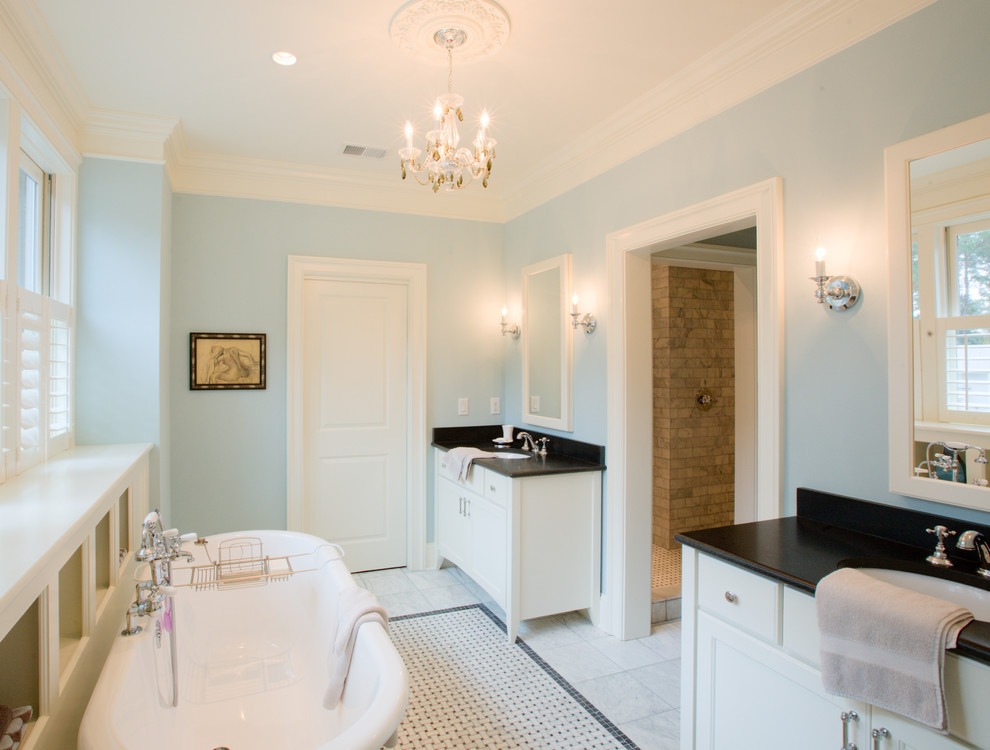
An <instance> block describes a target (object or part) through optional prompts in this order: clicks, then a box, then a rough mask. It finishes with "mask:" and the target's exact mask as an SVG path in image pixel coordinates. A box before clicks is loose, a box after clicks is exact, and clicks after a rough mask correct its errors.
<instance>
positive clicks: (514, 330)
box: [501, 320, 519, 339]
mask: <svg viewBox="0 0 990 750" xmlns="http://www.w3.org/2000/svg"><path fill="white" fill-rule="evenodd" d="M501 326H502V335H503V336H512V338H514V339H517V338H519V326H517V325H511V326H510V325H509V324H508V323H506V322H505V321H504V320H503V321H502V323H501Z"/></svg>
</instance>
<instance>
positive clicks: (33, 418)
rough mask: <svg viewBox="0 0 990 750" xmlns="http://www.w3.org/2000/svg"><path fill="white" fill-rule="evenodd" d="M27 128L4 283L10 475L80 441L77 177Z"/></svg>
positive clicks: (0, 286) (5, 467)
mask: <svg viewBox="0 0 990 750" xmlns="http://www.w3.org/2000/svg"><path fill="white" fill-rule="evenodd" d="M24 129H25V131H26V132H24V133H22V135H23V136H24V137H25V138H26V139H27V141H28V142H29V143H30V144H31V148H30V151H31V153H28V152H27V151H26V150H20V151H19V153H18V155H17V158H19V169H18V173H17V186H16V188H17V212H16V220H17V247H16V252H15V251H14V248H9V249H8V251H7V253H6V254H5V257H6V261H5V274H4V276H5V279H6V280H5V281H0V298H2V300H3V310H4V316H3V321H2V323H3V328H4V330H5V331H6V332H7V334H6V340H7V344H6V346H7V347H9V349H8V350H7V351H9V352H10V356H9V357H7V358H5V359H4V361H3V366H4V369H5V370H7V372H5V373H4V377H3V378H2V379H0V381H2V394H0V395H2V401H3V412H2V413H3V415H4V419H3V433H2V434H3V448H4V450H3V456H4V459H3V462H2V464H0V474H2V475H3V476H8V475H10V474H11V473H20V472H22V471H24V470H26V469H29V468H31V467H32V466H34V465H36V464H38V463H40V462H42V461H45V460H46V459H47V458H48V457H50V456H52V455H54V454H56V453H59V452H61V451H63V450H67V449H68V448H69V447H71V442H72V363H71V360H70V357H71V352H72V325H73V311H72V307H71V305H70V303H71V299H70V298H69V295H70V294H71V291H70V290H71V288H72V285H71V278H70V277H69V274H70V273H71V266H70V264H69V262H68V259H69V258H71V216H72V212H71V202H70V201H69V199H68V196H69V194H70V193H71V189H70V188H71V186H72V185H74V182H73V180H74V177H73V175H72V174H71V173H69V174H64V175H63V173H62V172H57V173H54V174H53V172H52V171H49V170H46V169H45V165H46V164H49V163H56V164H57V163H59V161H58V159H57V158H55V157H53V156H52V153H51V150H50V149H46V148H45V146H44V144H43V143H42V142H41V140H40V139H39V137H38V134H37V132H36V131H35V130H34V129H31V128H30V124H28V123H25V128H24ZM25 148H28V147H27V146H26V147H25ZM15 153H17V152H15ZM46 157H47V158H46ZM63 179H64V183H63ZM11 188H13V186H11ZM60 193H62V195H60ZM60 216H61V217H62V222H63V225H62V226H59V225H58V217H60ZM59 259H63V260H59ZM63 266H64V267H63ZM15 279H16V284H15V283H14V280H15ZM8 368H9V370H8Z"/></svg>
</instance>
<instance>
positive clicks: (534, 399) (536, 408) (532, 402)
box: [529, 396, 540, 414]
mask: <svg viewBox="0 0 990 750" xmlns="http://www.w3.org/2000/svg"><path fill="white" fill-rule="evenodd" d="M529 411H530V413H531V414H539V413H540V397H539V396H530V397H529Z"/></svg>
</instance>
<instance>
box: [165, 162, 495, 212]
mask: <svg viewBox="0 0 990 750" xmlns="http://www.w3.org/2000/svg"><path fill="white" fill-rule="evenodd" d="M169 176H170V179H171V182H172V190H173V191H174V192H177V193H196V194H199V195H224V196H233V197H238V198H256V199H259V200H277V201H289V202H293V203H311V204H315V205H327V206H340V207H344V208H358V209H367V210H371V211H391V212H395V213H405V214H417V215H421V216H435V217H439V218H448V219H469V220H473V221H486V222H496V223H502V222H504V221H505V215H504V213H503V211H502V202H501V201H500V200H499V199H498V197H497V196H495V195H491V194H489V195H485V194H483V193H481V192H479V191H462V192H453V193H445V194H444V195H434V193H433V191H432V190H428V189H426V188H423V187H422V186H420V185H418V184H416V183H415V182H412V183H411V184H410V183H409V182H401V181H399V180H397V179H396V178H394V177H391V176H389V177H384V176H380V175H367V174H364V173H361V172H350V171H343V170H328V169H320V168H316V167H310V166H308V165H300V164H290V163H284V162H273V161H265V160H261V159H242V158H233V157H223V156H212V155H207V154H183V155H180V157H179V160H178V162H177V163H174V164H172V165H171V167H170V169H169Z"/></svg>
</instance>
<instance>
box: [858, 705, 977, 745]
mask: <svg viewBox="0 0 990 750" xmlns="http://www.w3.org/2000/svg"><path fill="white" fill-rule="evenodd" d="M950 729H951V725H950ZM873 731H874V732H876V739H871V742H873V743H874V744H872V745H869V746H868V747H871V748H873V749H874V750H972V749H973V748H974V747H976V745H970V744H968V743H966V742H960V741H959V740H956V739H953V738H952V737H946V736H945V735H942V734H938V733H937V732H934V731H932V730H931V729H928V728H926V727H923V726H921V725H920V724H916V723H914V722H913V721H910V720H908V719H905V718H903V717H901V716H897V715H895V714H892V713H889V712H887V711H884V710H882V709H879V708H874V709H873ZM987 743H990V737H988V738H987ZM984 747H987V745H986V744H984Z"/></svg>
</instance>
